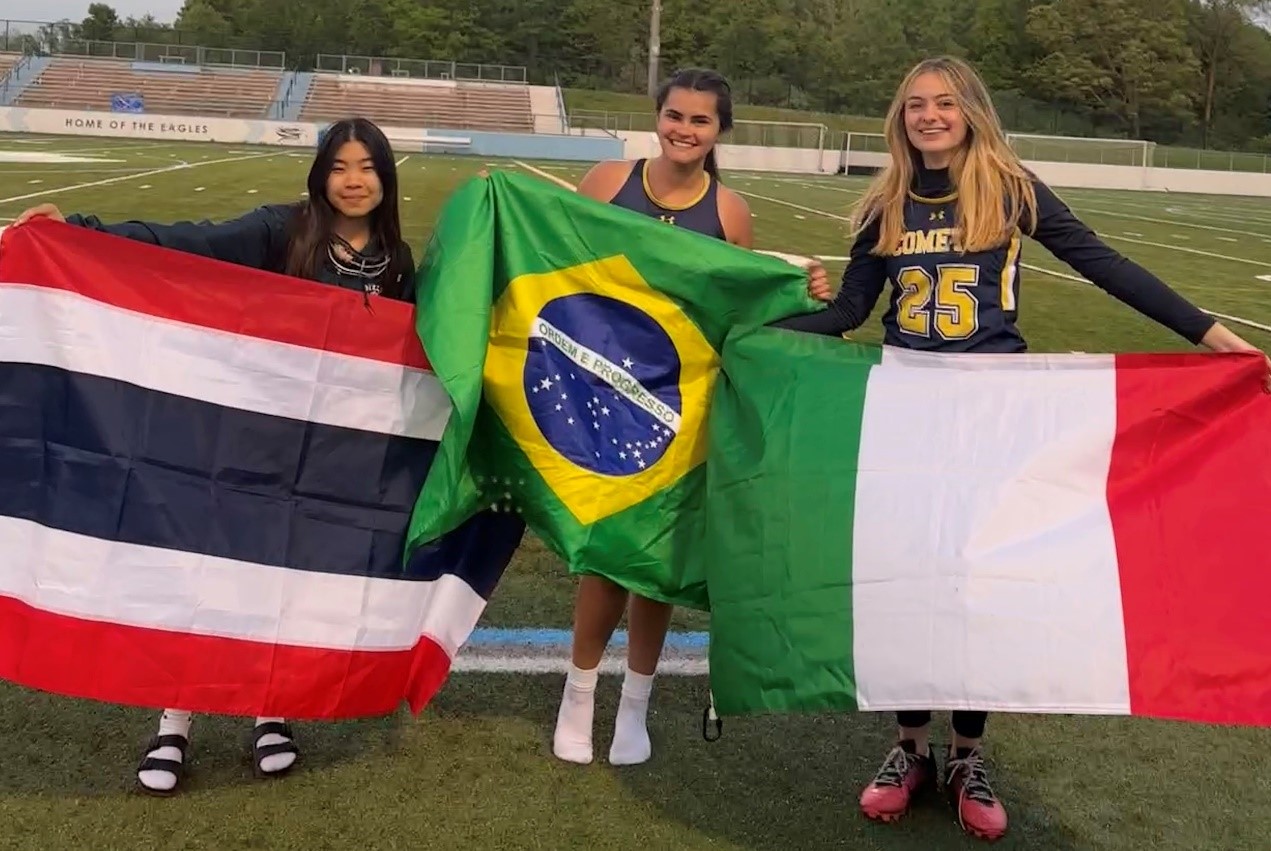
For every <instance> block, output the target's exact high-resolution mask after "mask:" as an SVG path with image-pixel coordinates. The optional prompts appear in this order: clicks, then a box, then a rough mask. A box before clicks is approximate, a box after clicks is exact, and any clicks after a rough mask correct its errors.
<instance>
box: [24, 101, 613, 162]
mask: <svg viewBox="0 0 1271 851" xmlns="http://www.w3.org/2000/svg"><path fill="white" fill-rule="evenodd" d="M326 127H327V124H325V123H324V124H314V123H308V122H303V121H259V120H254V119H241V118H206V117H196V116H188V115H150V114H140V115H133V114H124V113H115V112H86V111H76V110H62V109H24V108H21V107H0V132H9V133H48V134H61V135H73V136H108V137H117V138H124V139H168V140H173V141H182V142H226V143H229V144H232V145H286V146H292V147H308V148H312V147H315V146H316V145H317V144H318V140H319V139H320V138H321V136H322V132H323V130H324V129H325V128H326ZM382 129H383V130H384V133H385V135H387V136H388V138H389V139H390V140H392V142H393V147H394V148H400V149H401V150H404V151H412V150H420V151H436V150H446V151H452V152H454V153H465V154H474V155H477V156H486V157H519V158H522V159H540V160H541V159H548V160H577V161H582V162H596V161H597V160H604V159H616V158H619V157H621V156H622V143H621V142H619V141H618V140H616V139H614V138H613V137H612V136H606V137H604V138H592V137H579V136H549V135H539V134H533V133H490V132H477V131H468V130H432V129H425V128H418V127H389V126H385V127H383V128H382ZM456 139H460V140H463V142H464V143H466V144H462V145H454V146H452V145H449V144H447V140H456Z"/></svg>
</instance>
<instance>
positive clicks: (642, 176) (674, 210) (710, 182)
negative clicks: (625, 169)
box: [609, 160, 726, 239]
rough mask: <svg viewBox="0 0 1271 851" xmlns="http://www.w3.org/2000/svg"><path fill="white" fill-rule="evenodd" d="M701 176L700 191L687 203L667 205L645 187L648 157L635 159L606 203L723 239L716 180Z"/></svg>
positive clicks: (647, 178)
mask: <svg viewBox="0 0 1271 851" xmlns="http://www.w3.org/2000/svg"><path fill="white" fill-rule="evenodd" d="M703 177H704V178H705V180H706V183H705V185H704V186H703V187H702V192H701V194H700V195H698V196H697V197H696V198H694V199H693V201H692V202H691V203H688V204H684V205H682V206H678V207H677V206H671V205H668V204H665V203H663V202H662V201H660V200H658V199H657V197H656V196H655V195H654V194H653V190H652V189H651V188H650V187H649V161H648V160H636V161H635V164H634V165H633V167H632V169H631V173H630V174H629V175H627V179H626V181H625V182H624V183H623V184H622V188H621V189H619V190H618V193H617V194H616V195H614V196H613V198H612V199H610V201H609V203H610V204H614V205H616V206H619V207H623V208H625V209H628V210H634V211H635V212H637V213H644V214H645V215H646V216H652V217H653V218H655V219H660V220H661V221H664V222H666V223H667V224H671V225H675V226H676V227H681V228H687V229H688V230H691V231H696V232H697V233H702V234H706V235H707V236H713V237H715V238H716V239H725V238H726V237H725V235H724V223H723V222H721V221H720V219H719V200H718V197H719V184H718V183H717V182H716V181H715V179H714V178H713V177H711V176H710V175H709V174H707V173H705V172H703Z"/></svg>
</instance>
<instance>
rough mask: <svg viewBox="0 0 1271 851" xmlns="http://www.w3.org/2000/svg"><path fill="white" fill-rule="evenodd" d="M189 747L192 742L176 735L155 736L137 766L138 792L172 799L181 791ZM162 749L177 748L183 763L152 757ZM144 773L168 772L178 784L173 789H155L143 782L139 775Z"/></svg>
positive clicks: (173, 785)
mask: <svg viewBox="0 0 1271 851" xmlns="http://www.w3.org/2000/svg"><path fill="white" fill-rule="evenodd" d="M189 746H190V740H189V739H187V738H186V737H185V736H179V735H177V734H176V733H168V734H166V735H162V736H155V737H154V738H153V739H151V740H150V743H149V744H147V745H146V749H145V751H144V752H142V754H141V763H140V764H139V765H138V766H137V775H138V776H137V791H138V792H141V793H143V794H145V795H153V796H155V797H157V798H170V797H172V796H173V795H175V794H176V793H177V792H178V791H180V789H181V780H182V778H184V777H185V751H186V748H188V747H189ZM160 748H176V749H177V750H179V751H180V752H181V761H180V762H177V761H176V760H175V759H159V758H158V757H153V756H151V755H150V754H152V753H154V752H155V751H157V750H159V749H160ZM143 771H166V772H167V773H169V774H171V775H173V776H174V777H176V782H175V783H174V784H172V788H171V789H155V788H153V787H151V786H147V785H146V784H144V783H142V782H141V777H140V776H139V775H140V774H141V772H143Z"/></svg>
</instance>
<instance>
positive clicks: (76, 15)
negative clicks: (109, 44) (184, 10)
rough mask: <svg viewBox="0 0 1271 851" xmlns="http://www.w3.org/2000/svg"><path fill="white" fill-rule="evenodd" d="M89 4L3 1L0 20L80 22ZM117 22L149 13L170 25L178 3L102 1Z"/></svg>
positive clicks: (165, 0) (61, 0)
mask: <svg viewBox="0 0 1271 851" xmlns="http://www.w3.org/2000/svg"><path fill="white" fill-rule="evenodd" d="M90 2H92V0H5V2H4V3H0V6H3V7H4V11H2V12H0V18H7V19H8V20H10V21H60V20H61V19H62V18H68V19H70V20H72V21H82V20H83V19H84V18H85V17H87V16H88V4H89V3H90ZM106 2H107V3H109V4H110V5H111V6H114V7H115V11H116V12H118V13H119V17H120V18H126V17H128V16H129V15H133V16H134V17H138V18H140V17H141V16H142V15H144V14H146V13H147V12H149V13H150V14H152V15H154V16H155V19H156V20H158V21H161V22H164V23H170V22H171V21H173V20H175V19H176V16H177V12H178V11H179V10H180V8H181V0H106Z"/></svg>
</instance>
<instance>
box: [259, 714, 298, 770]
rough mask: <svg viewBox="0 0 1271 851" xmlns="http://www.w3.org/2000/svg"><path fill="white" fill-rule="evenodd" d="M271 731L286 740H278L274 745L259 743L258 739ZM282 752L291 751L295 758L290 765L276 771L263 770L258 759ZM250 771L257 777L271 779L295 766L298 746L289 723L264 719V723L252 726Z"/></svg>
mask: <svg viewBox="0 0 1271 851" xmlns="http://www.w3.org/2000/svg"><path fill="white" fill-rule="evenodd" d="M270 733H273V734H274V735H277V736H282V737H283V738H285V739H286V740H287V741H285V742H279V743H278V744H276V745H261V744H259V742H260V740H261V738H262V737H264V736H268V735H269V734H270ZM282 753H293V754H295V755H296V759H295V760H293V761H292V763H291V765H289V766H287V767H286V768H283V769H280V770H278V771H265V770H264V769H263V768H261V767H260V761H261V760H262V759H264V758H265V757H267V756H276V755H277V754H282ZM252 758H253V759H252V771H253V773H254V774H255V775H256V777H257V779H272V778H275V777H282V776H283V775H285V774H287V773H288V772H289V771H291V769H292V768H294V767H295V765H296V763H297V762H299V760H300V748H298V747H296V743H295V735H294V734H293V733H292V732H291V725H290V724H287V723H286V722H282V721H266V722H265V723H264V724H257V725H256V726H255V727H253V728H252Z"/></svg>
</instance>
